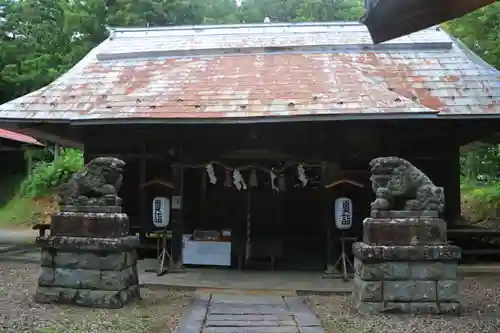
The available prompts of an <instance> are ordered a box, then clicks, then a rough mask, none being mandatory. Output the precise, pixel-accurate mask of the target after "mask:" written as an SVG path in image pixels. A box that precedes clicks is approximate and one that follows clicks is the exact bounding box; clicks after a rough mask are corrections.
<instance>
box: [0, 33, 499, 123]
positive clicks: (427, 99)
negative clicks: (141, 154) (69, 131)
mask: <svg viewBox="0 0 500 333" xmlns="http://www.w3.org/2000/svg"><path fill="white" fill-rule="evenodd" d="M374 115H375V116H380V117H385V118H392V117H396V116H401V115H402V116H403V117H416V116H422V115H426V116H430V117H440V118H441V117H443V118H444V117H449V116H457V117H461V116H474V117H480V116H484V115H495V116H500V74H499V72H498V71H496V70H495V69H494V68H492V67H491V66H488V65H487V64H485V63H484V62H482V61H481V60H480V59H479V58H477V57H475V56H474V55H473V54H471V53H470V51H469V50H467V49H466V48H464V47H463V46H462V45H461V44H460V43H459V42H457V41H456V40H454V39H452V38H451V37H450V36H449V35H448V34H447V33H446V32H444V31H442V30H441V29H439V28H431V29H427V30H424V31H421V32H417V33H414V34H411V35H409V36H405V37H401V38H398V39H395V40H392V41H389V42H386V43H382V44H380V45H373V44H372V43H371V39H370V36H369V34H368V31H367V30H366V27H365V26H363V25H361V24H357V23H301V24H272V23H270V24H256V25H234V26H195V27H169V28H141V29H139V28H137V29H115V30H113V31H112V32H111V36H110V38H108V39H107V40H106V41H104V42H103V43H102V44H100V45H99V46H98V47H97V48H95V49H94V50H92V51H91V52H90V53H89V54H88V55H87V56H86V57H85V58H84V59H83V60H82V61H81V62H80V63H79V64H77V65H76V66H75V67H74V68H72V69H71V70H70V71H69V72H68V73H66V74H65V75H63V76H62V77H60V78H59V79H58V80H56V81H55V82H53V83H52V84H50V85H48V86H47V87H44V88H42V89H40V90H37V91H35V92H33V93H30V94H28V95H26V96H23V97H20V98H18V99H16V100H13V101H11V102H9V103H6V104H4V105H2V106H0V120H2V119H3V120H9V119H10V120H16V119H29V120H48V121H50V120H54V121H61V120H67V121H71V122H93V121H109V122H111V121H113V122H116V121H125V120H130V121H132V120H134V121H140V120H144V121H166V122H168V121H187V122H189V121H200V120H204V121H220V120H231V121H239V120H240V121H241V120H242V119H245V121H257V120H264V121H269V120H271V119H275V120H276V119H282V120H292V119H296V117H297V116H309V117H314V118H315V119H324V117H351V116H356V117H357V118H361V119H362V118H363V117H367V116H368V117H369V116H374Z"/></svg>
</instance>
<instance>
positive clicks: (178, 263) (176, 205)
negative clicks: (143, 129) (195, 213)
mask: <svg viewBox="0 0 500 333" xmlns="http://www.w3.org/2000/svg"><path fill="white" fill-rule="evenodd" d="M172 183H173V185H174V187H175V188H174V189H173V191H172V213H171V222H170V224H171V225H172V262H171V263H170V269H169V271H170V272H172V271H181V272H183V271H184V267H183V265H182V247H183V246H182V235H183V233H184V216H183V213H182V212H183V206H184V198H183V192H184V168H183V167H182V166H176V167H174V168H173V170H172Z"/></svg>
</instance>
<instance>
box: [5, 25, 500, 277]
mask: <svg viewBox="0 0 500 333" xmlns="http://www.w3.org/2000/svg"><path fill="white" fill-rule="evenodd" d="M499 77H500V75H499V72H498V71H496V70H495V69H494V68H492V67H491V66H489V65H488V64H486V63H485V62H483V61H482V60H481V59H480V58H478V57H477V56H475V55H474V54H472V52H470V50H468V49H467V48H465V47H464V46H463V45H462V44H461V43H460V42H459V41H457V40H455V39H454V38H453V37H451V36H449V35H448V34H447V33H446V32H445V31H443V30H441V29H440V28H437V27H434V28H429V29H426V30H423V31H420V32H416V33H413V34H411V35H408V36H405V37H401V38H397V39H394V40H391V41H388V42H384V43H381V44H378V45H373V44H372V41H371V38H370V35H369V33H368V31H367V29H366V27H365V26H363V25H362V24H359V23H353V22H340V23H264V24H252V25H245V24H241V25H220V26H194V27H193V26H186V27H183V26H180V27H175V26H173V27H164V28H163V27H155V28H114V29H112V30H111V35H110V38H108V39H107V40H105V41H104V42H102V43H101V44H100V45H98V46H97V47H96V48H95V49H93V50H92V51H91V52H90V53H89V54H88V55H87V56H85V57H84V58H83V59H82V60H81V61H80V62H79V63H78V64H77V65H76V66H75V67H73V68H72V69H70V70H69V71H68V72H67V73H65V74H64V75H62V76H61V77H60V78H58V79H57V80H56V81H54V82H53V83H51V84H50V85H48V86H46V87H43V88H41V89H39V90H37V91H34V92H32V93H30V94H28V95H25V96H22V97H20V98H18V99H15V100H13V101H10V102H8V103H6V104H4V105H1V106H0V126H3V127H5V128H11V129H14V130H16V131H18V132H22V133H25V134H29V135H33V136H36V137H37V138H40V139H47V140H49V141H52V142H57V143H59V144H61V145H63V146H71V147H80V148H82V149H84V151H85V159H86V160H87V161H89V160H90V159H91V158H94V157H97V156H116V157H119V158H122V159H123V160H124V161H125V162H126V163H127V164H126V167H125V170H124V184H123V186H122V189H121V193H120V195H121V197H122V198H123V200H124V211H125V212H126V213H127V214H128V215H129V217H130V223H131V232H133V233H140V234H141V235H142V238H143V242H144V244H147V243H148V239H150V236H151V235H152V234H165V235H167V236H165V244H166V245H165V246H164V248H165V249H167V250H168V255H170V256H171V257H172V260H171V263H170V264H169V266H170V268H171V269H182V268H189V267H191V266H199V265H202V266H213V265H215V266H223V267H233V268H238V267H240V268H261V267H262V268H263V269H276V270H281V269H282V270H318V271H321V270H325V268H326V267H327V266H328V265H329V264H331V263H332V260H334V259H335V257H337V255H338V251H339V245H338V243H339V237H340V236H341V235H343V236H346V237H347V236H348V237H353V238H355V237H359V235H360V234H361V231H362V221H363V219H364V218H365V217H366V216H367V214H368V212H369V202H370V201H371V200H372V195H373V194H372V189H371V186H370V182H369V179H368V177H369V167H368V163H369V161H370V160H371V159H373V158H374V157H378V156H399V157H402V158H405V159H407V160H408V161H410V162H411V163H413V164H414V165H416V166H417V167H418V168H420V169H421V170H422V171H424V172H425V173H426V174H427V175H429V177H430V178H431V179H432V180H433V181H434V183H435V184H437V185H439V186H443V187H444V189H445V197H446V207H445V212H444V214H443V218H444V219H445V220H446V221H447V222H448V223H449V224H450V225H453V223H455V221H456V220H457V219H458V218H459V217H460V184H459V179H460V165H459V149H460V147H461V146H463V145H465V144H468V143H470V142H473V141H477V140H481V139H483V138H485V137H491V136H493V135H495V133H496V132H497V131H498V128H500V126H499V125H500V123H499V116H500V109H499V107H500V79H499ZM342 198H347V199H349V200H350V201H347V200H344V199H342ZM338 199H342V200H344V201H343V202H350V203H351V205H349V207H350V208H349V209H347V210H346V211H345V212H344V215H346V216H349V219H348V222H349V223H348V224H349V226H350V227H349V228H347V229H346V230H340V229H339V228H337V226H336V224H335V222H334V220H335V219H334V212H335V211H336V210H335V202H336V201H338ZM346 221H347V220H346ZM346 223H347V222H346ZM152 243H153V246H155V245H154V244H156V242H155V240H154V239H153V240H152ZM161 247H163V246H161ZM166 257H168V256H166ZM167 259H168V258H167Z"/></svg>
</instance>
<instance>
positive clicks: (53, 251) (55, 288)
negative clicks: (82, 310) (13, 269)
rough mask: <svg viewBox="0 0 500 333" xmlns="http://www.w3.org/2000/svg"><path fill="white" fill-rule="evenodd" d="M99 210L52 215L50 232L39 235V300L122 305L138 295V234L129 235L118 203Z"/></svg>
mask: <svg viewBox="0 0 500 333" xmlns="http://www.w3.org/2000/svg"><path fill="white" fill-rule="evenodd" d="M101 208H102V207H101ZM94 210H95V209H94ZM101 211H105V212H77V211H69V212H68V211H66V212H60V213H56V214H54V215H53V216H52V225H51V235H50V236H48V237H41V238H39V239H38V240H37V244H38V246H39V247H40V248H41V251H42V259H41V265H42V269H41V273H40V276H39V279H38V289H37V292H36V295H35V300H36V301H37V302H40V303H63V304H73V305H81V306H89V307H100V308H121V307H123V306H124V305H125V304H127V303H129V302H131V301H134V300H136V299H139V298H140V291H139V280H138V273H137V259H138V256H137V251H136V249H137V247H138V245H139V238H138V237H136V236H129V235H128V231H129V221H128V217H127V215H126V214H123V213H120V212H119V207H111V208H110V209H101ZM106 211H107V212H106ZM110 211H115V212H110ZM116 211H118V212H116Z"/></svg>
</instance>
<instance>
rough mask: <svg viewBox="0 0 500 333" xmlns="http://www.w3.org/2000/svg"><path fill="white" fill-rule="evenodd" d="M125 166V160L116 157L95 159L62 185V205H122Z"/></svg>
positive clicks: (60, 193) (60, 192)
mask: <svg viewBox="0 0 500 333" xmlns="http://www.w3.org/2000/svg"><path fill="white" fill-rule="evenodd" d="M124 166H125V162H124V161H122V160H120V159H117V158H114V157H98V158H95V159H93V160H92V161H90V162H89V163H87V164H86V165H85V166H84V167H83V169H82V170H80V171H78V172H76V173H75V174H73V175H72V176H71V178H70V179H69V181H68V182H67V183H66V184H64V185H63V186H61V188H60V191H59V195H60V196H61V201H60V205H64V206H70V205H75V206H120V205H121V199H120V197H118V191H119V189H120V186H121V183H122V178H123V176H122V172H123V168H124Z"/></svg>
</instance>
